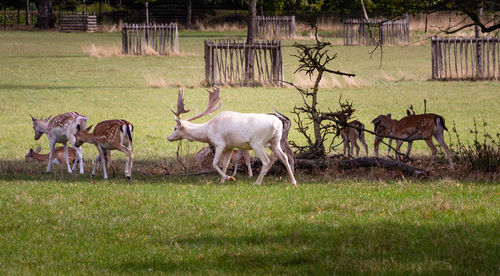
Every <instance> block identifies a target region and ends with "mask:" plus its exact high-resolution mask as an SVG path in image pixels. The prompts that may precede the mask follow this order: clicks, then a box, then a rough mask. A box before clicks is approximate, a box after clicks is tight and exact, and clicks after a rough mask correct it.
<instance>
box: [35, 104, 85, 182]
mask: <svg viewBox="0 0 500 276" xmlns="http://www.w3.org/2000/svg"><path fill="white" fill-rule="evenodd" d="M51 117H52V116H49V117H48V118H46V119H43V118H42V119H39V120H37V119H35V118H34V117H33V116H31V120H32V121H33V130H34V131H35V140H38V139H40V137H42V135H43V134H44V133H45V134H46V135H47V137H48V138H49V143H50V153H49V162H48V165H47V172H50V167H51V166H52V160H53V156H54V151H55V144H56V143H63V144H64V157H65V158H66V165H67V167H68V173H71V172H72V171H73V170H74V169H75V167H76V163H77V162H78V163H80V173H81V174H83V153H82V150H81V149H80V148H79V147H76V146H75V133H76V128H77V126H80V127H81V128H84V127H85V125H86V123H87V120H88V117H87V116H84V115H81V114H78V113H77V112H68V113H64V114H59V115H57V116H55V117H54V118H52V120H51V119H50V118H51ZM68 142H70V144H71V145H72V146H73V148H74V149H75V150H76V159H77V162H74V163H73V168H71V167H70V165H69V158H68Z"/></svg>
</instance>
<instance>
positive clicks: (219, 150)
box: [212, 146, 231, 183]
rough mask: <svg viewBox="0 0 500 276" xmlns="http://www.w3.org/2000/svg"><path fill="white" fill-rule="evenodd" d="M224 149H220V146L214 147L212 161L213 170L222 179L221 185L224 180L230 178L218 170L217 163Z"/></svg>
mask: <svg viewBox="0 0 500 276" xmlns="http://www.w3.org/2000/svg"><path fill="white" fill-rule="evenodd" d="M224 148H225V147H221V146H218V147H215V154H214V160H213V161H212V167H214V169H215V170H216V171H217V172H218V173H219V174H220V175H221V177H222V179H221V183H224V181H225V180H226V179H231V177H230V176H228V175H226V174H225V173H224V172H223V171H222V170H221V169H220V168H219V161H220V158H221V156H222V154H223V152H224Z"/></svg>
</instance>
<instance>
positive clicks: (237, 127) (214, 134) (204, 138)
mask: <svg viewBox="0 0 500 276" xmlns="http://www.w3.org/2000/svg"><path fill="white" fill-rule="evenodd" d="M207 91H208V93H209V101H208V107H207V109H206V110H205V111H203V112H202V113H200V114H198V115H195V116H193V117H191V118H188V119H185V120H183V119H181V114H183V113H187V112H189V110H185V109H184V96H183V94H184V93H183V90H182V89H179V94H178V96H177V111H175V110H174V109H173V108H172V107H171V110H172V112H173V113H174V115H175V121H176V126H175V127H174V131H173V132H172V133H171V134H170V135H169V136H168V138H167V139H168V140H169V141H177V140H181V139H187V140H189V141H198V142H202V143H208V144H211V145H213V146H214V147H215V155H214V160H213V162H212V166H213V167H214V169H215V170H216V171H217V172H218V173H219V174H220V175H221V183H223V182H224V181H225V180H226V179H232V180H234V177H232V176H228V175H226V170H227V166H228V165H229V161H230V157H231V154H224V161H223V169H221V168H220V167H219V160H220V158H221V157H222V156H223V153H224V152H228V151H231V150H233V149H234V148H238V149H240V150H250V149H253V150H254V151H255V153H256V154H257V156H258V158H259V159H260V160H261V162H262V169H261V171H260V173H259V176H258V177H257V180H256V181H255V184H257V185H260V184H261V183H262V179H263V178H264V176H265V174H266V173H267V171H268V170H269V168H270V166H271V165H272V162H271V160H269V157H268V156H267V155H266V152H265V148H266V147H268V148H270V149H271V151H272V152H273V153H274V154H275V156H276V157H277V158H279V159H280V160H281V161H282V162H283V164H284V165H285V166H286V168H287V171H288V174H289V176H290V180H291V182H292V184H293V185H297V181H296V180H295V177H294V176H293V171H292V169H291V167H290V164H289V161H288V157H287V155H285V153H283V150H282V149H281V146H280V141H281V137H282V134H283V122H282V119H281V117H283V116H282V115H281V114H279V113H278V112H277V111H275V115H269V114H253V113H238V112H233V111H224V112H221V113H219V114H217V115H216V116H215V117H214V118H213V119H211V120H210V121H208V122H206V123H204V124H194V123H191V121H193V120H195V119H197V118H200V117H202V116H205V115H208V114H210V113H211V112H214V111H216V110H218V109H219V108H220V107H221V104H220V103H219V99H220V97H219V93H220V88H218V87H217V88H215V90H214V91H210V90H207ZM276 157H273V159H274V158H276Z"/></svg>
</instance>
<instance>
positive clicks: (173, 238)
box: [0, 32, 500, 275]
mask: <svg viewBox="0 0 500 276" xmlns="http://www.w3.org/2000/svg"><path fill="white" fill-rule="evenodd" d="M226 36H233V37H244V34H243V33H230V34H221V33H211V32H205V33H201V32H181V33H180V47H181V49H182V50H183V51H184V52H186V53H194V54H195V55H189V56H174V57H109V58H102V59H97V58H92V57H88V56H86V55H85V54H84V53H83V50H82V47H85V46H89V45H90V44H91V43H94V44H96V45H103V46H108V47H110V46H113V45H117V46H118V47H119V46H120V45H119V43H120V34H109V33H96V34H81V33H72V34H67V33H56V32H0V73H1V74H0V126H1V131H0V145H1V147H0V248H1V249H2V250H0V273H1V274H7V275H11V274H115V273H141V274H142V273H147V272H159V273H169V274H170V273H175V274H191V273H192V274H204V275H205V274H305V273H311V274H333V273H338V274H340V273H342V274H347V273H349V274H351V273H355V274H358V273H370V274H372V273H387V274H408V273H424V274H444V273H446V274H498V273H500V261H499V260H500V225H499V224H500V220H499V217H500V186H499V184H498V182H474V181H472V180H469V181H462V180H454V179H453V178H452V177H435V178H431V179H427V180H419V179H399V178H389V179H392V180H389V181H383V180H375V179H377V177H372V176H367V177H364V174H366V175H373V173H371V172H370V171H369V170H360V171H359V172H358V173H354V174H356V176H354V177H353V176H352V174H351V178H350V179H344V178H342V177H341V176H338V177H331V176H328V175H323V174H321V175H304V174H298V175H297V176H296V177H297V180H298V182H299V189H294V188H292V187H291V186H290V185H289V182H288V181H286V180H285V177H284V176H283V177H280V176H267V177H266V178H264V185H263V186H260V187H255V186H253V185H251V184H252V183H253V181H254V179H255V178H254V179H252V180H249V179H247V178H246V177H245V176H239V177H238V182H237V183H236V184H234V183H228V184H227V185H217V183H218V177H217V176H216V175H214V174H211V175H207V176H190V177H181V176H169V175H163V174H161V173H160V174H155V175H152V174H150V173H149V172H150V171H149V170H148V168H151V167H154V165H155V164H159V165H160V166H166V165H167V164H170V163H175V161H174V158H175V152H176V147H177V143H169V142H168V141H166V136H167V135H168V134H169V133H170V132H171V130H172V128H173V126H174V121H173V119H172V115H171V113H170V110H169V105H170V104H173V103H175V100H176V94H177V89H176V88H168V89H158V88H157V89H155V88H149V87H148V86H147V83H146V80H145V76H158V77H162V78H164V79H165V80H166V81H167V82H171V83H181V84H183V85H184V86H186V87H188V88H187V89H186V91H185V97H186V105H187V107H188V108H194V107H195V106H197V107H198V109H201V108H203V106H204V105H205V104H206V97H205V94H204V93H205V92H204V89H203V88H202V87H201V86H200V83H201V81H202V80H203V76H204V71H203V70H204V65H203V52H202V50H203V46H202V45H203V40H204V39H209V38H211V39H213V38H217V37H218V38H223V37H226ZM307 43H310V42H307ZM291 44H292V41H285V42H284V45H285V48H284V49H285V50H284V51H285V52H284V54H283V56H284V58H285V78H286V79H287V80H293V71H294V70H295V68H296V67H297V63H296V60H295V59H294V58H293V57H291V56H290V55H291V54H293V53H294V49H293V48H292V47H291ZM371 49H372V48H371V47H343V46H334V48H333V50H332V51H333V52H337V53H338V58H337V59H336V60H335V61H334V62H333V63H332V68H334V69H340V70H343V71H348V72H353V73H356V74H357V78H358V79H360V80H362V81H363V82H364V83H365V84H366V86H365V87H362V88H340V89H339V88H338V89H322V90H321V91H320V94H321V96H320V98H321V107H322V108H323V109H324V110H326V109H327V108H332V109H335V108H336V106H337V101H338V98H339V96H340V95H342V97H343V98H344V99H348V100H352V101H353V102H354V105H355V108H356V109H357V112H356V115H357V116H358V118H359V119H360V120H361V121H362V122H364V123H365V124H366V125H367V126H369V127H370V128H371V126H370V121H371V120H372V119H373V118H374V117H376V116H377V115H378V114H385V113H392V114H394V116H395V117H402V116H404V114H405V110H406V108H407V107H408V106H409V105H410V104H413V106H415V107H416V110H417V112H422V111H423V108H422V104H423V99H424V98H425V99H427V101H428V110H429V111H430V112H435V113H438V114H441V115H443V116H444V117H445V118H446V122H447V125H448V127H449V128H450V129H451V126H452V123H451V122H452V121H454V122H456V124H457V128H458V131H459V133H460V134H461V138H462V139H464V138H467V139H470V138H471V137H472V136H471V134H469V133H468V131H467V130H468V129H469V128H471V127H472V119H473V118H474V117H475V118H477V119H484V120H485V121H486V122H488V126H489V130H488V131H489V132H490V133H491V134H494V133H496V132H500V127H499V125H500V109H499V108H498V103H499V102H500V95H499V94H498V91H500V83H498V82H468V81H463V82H434V81H428V78H429V75H430V62H431V61H430V47H429V45H421V46H411V47H384V52H383V53H384V59H383V67H382V70H383V72H384V73H382V71H381V70H379V68H378V66H379V60H378V57H377V56H375V57H374V58H373V59H369V55H368V52H369V51H370V50H371ZM384 74H388V75H390V76H392V78H393V79H394V80H393V81H388V80H387V77H384ZM221 96H222V100H223V107H222V109H223V110H237V111H242V112H269V111H270V110H272V108H273V107H276V108H277V109H278V110H279V111H282V112H283V113H285V114H286V115H291V113H290V110H291V109H292V108H293V106H294V105H296V104H300V102H301V99H300V96H299V95H298V93H297V92H296V91H294V89H291V88H286V89H282V88H222V94H221ZM67 111H79V112H81V113H82V114H85V115H87V116H89V117H90V120H89V124H95V123H97V122H99V121H101V120H105V119H111V118H123V119H127V120H129V121H131V122H132V123H133V124H134V125H135V137H134V138H135V139H134V152H135V160H136V163H135V169H136V170H134V172H133V181H132V182H126V181H125V180H124V176H123V171H122V169H123V157H122V156H121V155H122V154H114V155H113V158H114V159H117V160H118V162H117V163H118V165H119V166H118V167H119V168H120V170H117V175H116V177H114V178H111V179H110V180H109V181H106V182H105V181H103V180H102V174H101V173H99V174H98V176H97V179H96V180H95V182H93V181H91V180H90V179H89V178H88V176H89V170H90V169H91V164H90V163H91V162H90V160H91V159H92V157H93V156H94V155H95V153H96V151H95V149H94V148H93V146H90V145H85V146H83V148H84V154H85V158H86V161H87V162H86V173H85V175H84V176H81V175H78V174H72V175H68V174H67V173H66V172H65V169H64V168H63V166H56V167H55V168H54V169H53V171H52V172H51V173H45V172H44V171H45V166H44V165H43V164H26V163H24V160H23V159H24V154H25V153H26V152H27V151H28V150H29V148H30V147H33V148H36V147H37V146H39V145H41V146H42V151H43V152H46V151H47V148H48V142H47V139H46V138H45V136H44V138H42V139H41V140H40V141H34V140H33V130H32V128H31V120H30V117H29V114H30V113H31V114H33V115H34V116H37V117H40V116H42V115H43V116H48V115H50V114H59V113H62V112H67ZM205 120H206V119H205ZM201 121H203V120H201ZM290 136H291V138H292V139H294V140H299V141H300V140H301V139H302V138H301V137H300V136H299V135H298V133H297V132H296V131H295V130H292V133H291V135H290ZM446 136H448V135H446ZM446 139H447V141H448V137H447V138H446ZM368 141H369V144H371V143H372V141H373V138H371V137H369V136H368ZM184 145H187V149H186V150H185V151H184V152H183V153H193V152H195V151H196V150H197V149H198V148H200V147H202V146H203V145H201V144H199V143H185V144H184ZM414 148H415V151H414V152H415V153H416V154H418V155H426V154H428V153H429V150H428V149H427V147H426V146H425V143H423V142H417V143H415V145H414ZM370 151H371V152H372V148H371V147H370ZM381 179H386V178H384V177H382V178H381ZM398 179H399V180H398Z"/></svg>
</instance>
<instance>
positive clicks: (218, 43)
mask: <svg viewBox="0 0 500 276" xmlns="http://www.w3.org/2000/svg"><path fill="white" fill-rule="evenodd" d="M249 50H250V51H255V52H254V79H253V80H248V79H247V78H246V70H245V68H246V61H245V53H246V52H247V51H249ZM205 79H206V81H207V84H208V85H224V84H226V85H241V86H253V85H273V86H283V81H284V75H283V57H282V53H281V41H279V40H278V41H275V40H273V41H260V42H255V43H254V44H252V45H248V44H246V43H245V42H243V41H237V40H215V41H211V40H205Z"/></svg>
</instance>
